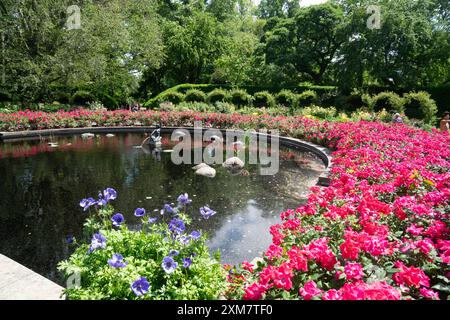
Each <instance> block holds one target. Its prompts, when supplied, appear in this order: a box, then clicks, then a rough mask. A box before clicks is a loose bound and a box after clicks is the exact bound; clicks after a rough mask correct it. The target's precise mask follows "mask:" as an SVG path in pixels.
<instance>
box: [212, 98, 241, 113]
mask: <svg viewBox="0 0 450 320" xmlns="http://www.w3.org/2000/svg"><path fill="white" fill-rule="evenodd" d="M235 110H236V107H235V106H234V105H233V104H230V103H226V102H222V101H216V103H214V111H215V112H218V113H233V112H234V111H235Z"/></svg>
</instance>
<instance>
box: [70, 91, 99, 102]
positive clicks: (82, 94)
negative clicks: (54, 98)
mask: <svg viewBox="0 0 450 320" xmlns="http://www.w3.org/2000/svg"><path fill="white" fill-rule="evenodd" d="M94 100H95V98H94V96H93V95H92V93H90V92H88V91H83V90H80V91H77V92H75V94H74V95H73V96H72V103H73V104H75V105H81V106H85V105H87V104H88V102H92V101H94Z"/></svg>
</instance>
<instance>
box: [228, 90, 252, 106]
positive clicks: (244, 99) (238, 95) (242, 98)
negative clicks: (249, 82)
mask: <svg viewBox="0 0 450 320" xmlns="http://www.w3.org/2000/svg"><path fill="white" fill-rule="evenodd" d="M228 99H229V102H231V103H232V104H234V105H236V106H237V107H241V106H243V105H251V104H252V100H253V98H252V96H251V95H249V94H248V93H247V91H245V90H242V89H234V90H231V91H230V95H229V98H228Z"/></svg>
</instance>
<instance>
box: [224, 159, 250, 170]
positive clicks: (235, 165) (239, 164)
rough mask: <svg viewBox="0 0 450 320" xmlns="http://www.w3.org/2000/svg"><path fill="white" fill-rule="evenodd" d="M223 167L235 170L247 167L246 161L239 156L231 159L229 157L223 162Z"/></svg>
mask: <svg viewBox="0 0 450 320" xmlns="http://www.w3.org/2000/svg"><path fill="white" fill-rule="evenodd" d="M223 167H224V168H225V169H227V170H233V171H235V170H240V169H243V168H244V167H245V164H244V161H242V160H241V159H239V158H238V157H232V158H230V159H227V160H226V161H225V162H224V163H223Z"/></svg>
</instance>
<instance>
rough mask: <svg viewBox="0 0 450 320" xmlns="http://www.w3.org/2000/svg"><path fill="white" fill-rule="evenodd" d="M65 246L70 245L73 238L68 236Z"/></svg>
mask: <svg viewBox="0 0 450 320" xmlns="http://www.w3.org/2000/svg"><path fill="white" fill-rule="evenodd" d="M66 241H67V244H72V243H73V236H71V235H69V236H67V238H66Z"/></svg>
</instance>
